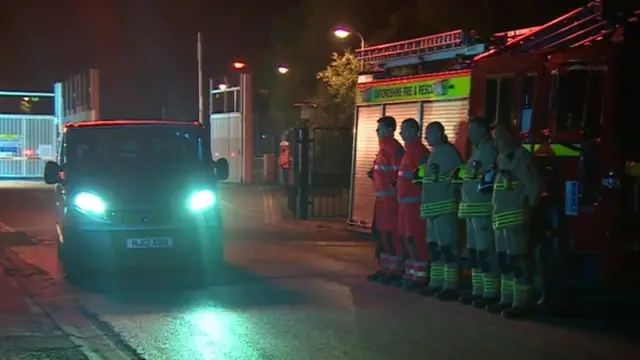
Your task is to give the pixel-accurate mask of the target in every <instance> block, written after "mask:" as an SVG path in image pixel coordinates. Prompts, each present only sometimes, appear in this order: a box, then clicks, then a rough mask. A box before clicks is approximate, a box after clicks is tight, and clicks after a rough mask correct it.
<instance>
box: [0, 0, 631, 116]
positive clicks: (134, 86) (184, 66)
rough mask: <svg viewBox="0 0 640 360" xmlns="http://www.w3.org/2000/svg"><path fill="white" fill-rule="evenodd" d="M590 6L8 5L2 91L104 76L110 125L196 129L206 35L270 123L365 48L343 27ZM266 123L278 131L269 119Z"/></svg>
mask: <svg viewBox="0 0 640 360" xmlns="http://www.w3.org/2000/svg"><path fill="white" fill-rule="evenodd" d="M618 2H619V1H618ZM622 2H626V3H628V4H631V3H633V2H634V1H633V0H627V1H624V0H623V1H622ZM583 4H585V1H584V0H564V1H549V0H536V1H533V0H523V1H505V0H477V1H466V0H465V1H463V0H447V1H444V0H402V1H388V0H262V1H261V0H232V1H218V0H90V1H87V0H55V1H54V0H30V1H24V0H3V1H1V2H0V90H42V91H51V90H52V84H53V82H55V81H60V80H63V79H66V78H67V77H68V76H70V75H72V74H74V73H76V72H79V71H83V70H85V69H87V68H89V67H96V68H99V69H100V71H101V83H102V86H101V92H102V94H101V96H102V99H103V104H102V107H103V110H104V108H105V107H108V108H109V114H116V116H121V117H127V118H137V117H140V118H154V117H156V118H157V117H160V116H161V114H162V109H163V107H164V109H165V112H166V113H165V114H166V116H167V117H168V118H182V119H197V118H198V115H197V107H198V98H197V65H196V36H197V35H196V34H197V32H198V31H201V32H202V34H203V48H204V50H203V51H204V59H205V61H204V62H205V65H204V74H205V78H214V79H216V81H221V79H222V78H223V77H224V76H225V75H227V74H231V73H232V71H231V66H230V64H231V62H232V61H233V60H236V59H239V60H242V61H246V62H247V63H248V64H249V66H250V67H251V68H252V70H253V72H254V74H255V83H256V93H257V94H259V96H258V101H257V102H256V104H257V107H258V108H257V109H256V110H257V111H258V113H263V114H269V110H268V109H267V108H268V107H269V106H270V104H273V101H270V99H269V97H275V96H277V94H278V91H279V89H280V88H285V87H286V88H289V89H293V94H288V95H287V96H285V98H286V99H287V100H286V101H289V100H291V99H292V98H295V97H298V98H300V99H295V100H301V99H302V98H304V97H305V96H307V95H306V94H307V93H309V92H310V91H312V90H311V89H312V88H313V87H314V83H315V82H316V79H315V73H316V72H317V71H318V70H320V69H322V68H323V67H324V66H326V64H327V63H328V61H329V56H330V53H331V52H332V51H343V50H344V48H346V47H357V46H359V41H357V39H356V38H353V39H346V40H339V39H336V38H335V37H333V36H332V29H333V28H334V27H335V26H337V25H346V26H349V27H351V28H353V29H357V30H358V31H359V32H361V33H362V34H363V35H364V37H365V39H366V40H367V42H368V44H379V43H384V42H389V41H393V40H403V39H408V38H412V37H418V36H424V35H428V34H433V33H437V32H441V31H446V30H451V29H459V28H462V29H473V30H477V31H478V32H479V33H480V34H484V35H487V36H489V35H490V34H491V33H493V32H498V31H504V30H512V29H517V28H524V27H528V26H534V25H537V24H540V23H543V22H545V21H548V20H551V19H553V18H555V17H557V16H560V15H562V14H563V13H565V12H567V11H569V10H571V9H574V8H576V7H578V6H581V5H583ZM279 63H286V64H287V65H289V66H290V68H291V72H290V74H289V75H288V78H287V79H282V77H280V78H279V77H278V76H277V75H276V73H275V66H276V65H277V64H279ZM233 78H234V77H230V79H233ZM284 81H286V82H288V83H287V84H286V86H285V85H284V83H283V82H284ZM205 85H206V84H205ZM257 90H261V91H257ZM271 106H274V105H271ZM112 116H113V115H112ZM259 118H260V119H261V120H260V121H262V122H268V115H264V116H259ZM263 126H264V124H263Z"/></svg>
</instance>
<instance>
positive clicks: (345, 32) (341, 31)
mask: <svg viewBox="0 0 640 360" xmlns="http://www.w3.org/2000/svg"><path fill="white" fill-rule="evenodd" d="M333 34H334V35H335V36H336V37H338V38H340V39H346V38H348V37H349V36H351V35H355V36H357V37H358V38H359V39H360V49H364V47H365V42H364V37H363V36H362V34H360V33H359V32H354V31H351V30H349V29H348V28H345V27H339V28H336V29H335V30H334V31H333Z"/></svg>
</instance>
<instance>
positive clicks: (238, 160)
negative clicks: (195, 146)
mask: <svg viewBox="0 0 640 360" xmlns="http://www.w3.org/2000/svg"><path fill="white" fill-rule="evenodd" d="M210 121H211V123H210V127H211V156H212V157H213V159H214V160H217V159H219V158H222V157H224V158H226V159H227V161H229V179H228V180H227V181H228V182H235V183H240V182H242V180H243V174H242V169H243V164H244V162H243V161H244V154H243V153H242V148H243V145H244V144H243V142H242V115H241V114H240V113H224V114H211V117H210ZM249 161H253V159H249Z"/></svg>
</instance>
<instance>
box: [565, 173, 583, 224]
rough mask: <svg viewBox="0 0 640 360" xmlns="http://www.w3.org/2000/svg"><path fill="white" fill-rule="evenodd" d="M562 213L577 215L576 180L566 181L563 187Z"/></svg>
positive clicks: (577, 194) (577, 195)
mask: <svg viewBox="0 0 640 360" xmlns="http://www.w3.org/2000/svg"><path fill="white" fill-rule="evenodd" d="M564 189H565V190H564V214H565V215H568V216H577V215H578V197H579V193H578V182H577V181H566V182H565V187H564Z"/></svg>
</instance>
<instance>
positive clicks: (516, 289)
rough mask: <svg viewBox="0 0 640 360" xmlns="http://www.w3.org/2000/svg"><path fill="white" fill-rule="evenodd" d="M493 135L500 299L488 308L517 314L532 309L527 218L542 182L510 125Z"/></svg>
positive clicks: (522, 314)
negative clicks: (495, 158)
mask: <svg viewBox="0 0 640 360" xmlns="http://www.w3.org/2000/svg"><path fill="white" fill-rule="evenodd" d="M493 137H494V141H495V145H496V147H497V149H498V152H499V155H498V161H497V168H496V172H495V180H494V186H493V229H494V232H495V246H496V255H497V261H498V267H499V268H500V271H501V286H500V291H501V299H500V302H498V303H496V304H494V305H489V306H487V310H488V311H489V312H492V313H502V314H503V315H504V316H506V317H508V318H518V317H524V316H527V315H529V314H530V313H531V312H532V311H533V310H534V309H535V306H534V305H535V304H533V303H532V301H531V300H532V294H531V289H532V286H531V278H530V277H529V274H528V271H527V269H528V266H527V265H528V263H527V261H528V259H529V255H530V254H529V250H528V243H527V238H528V236H527V235H528V226H527V220H528V217H529V213H530V211H531V209H532V208H533V207H535V206H536V204H537V203H538V200H539V199H540V185H541V184H540V179H539V178H538V174H537V171H536V168H535V165H534V164H533V158H532V156H531V154H530V153H529V152H527V151H526V150H525V149H524V148H523V147H522V145H521V144H520V141H519V139H518V138H517V135H516V134H514V133H513V132H512V131H511V130H510V128H508V127H506V126H502V125H499V126H497V127H496V129H495V130H494V133H493ZM489 176H490V175H489Z"/></svg>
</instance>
